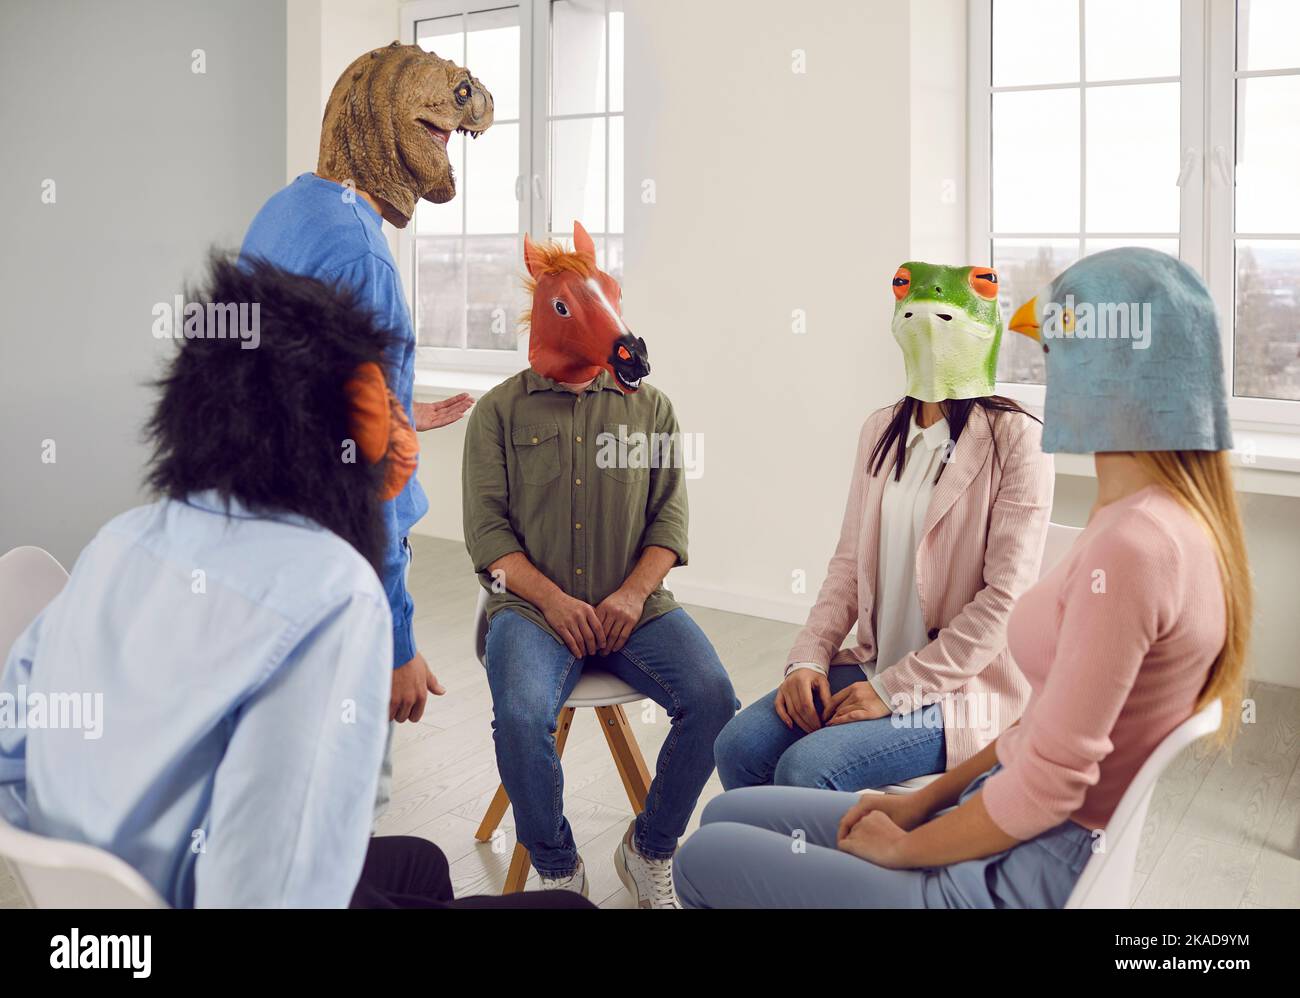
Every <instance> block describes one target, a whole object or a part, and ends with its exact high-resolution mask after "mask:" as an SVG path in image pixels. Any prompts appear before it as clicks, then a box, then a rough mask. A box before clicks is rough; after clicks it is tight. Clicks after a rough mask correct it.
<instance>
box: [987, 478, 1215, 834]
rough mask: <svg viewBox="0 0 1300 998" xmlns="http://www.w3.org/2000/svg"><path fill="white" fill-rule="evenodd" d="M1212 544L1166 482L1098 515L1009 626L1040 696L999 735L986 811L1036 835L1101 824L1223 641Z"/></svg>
mask: <svg viewBox="0 0 1300 998" xmlns="http://www.w3.org/2000/svg"><path fill="white" fill-rule="evenodd" d="M1225 614H1226V609H1225V607H1224V597H1223V584H1222V581H1221V579H1220V575H1219V567H1218V562H1217V560H1216V558H1215V550H1214V542H1213V540H1212V539H1211V538H1210V536H1209V534H1208V533H1206V531H1205V529H1204V528H1203V527H1202V526H1201V525H1200V524H1199V523H1198V522H1197V521H1196V519H1195V518H1194V517H1193V516H1192V515H1191V514H1190V513H1189V512H1188V511H1187V510H1186V509H1185V508H1184V507H1183V506H1182V505H1180V504H1179V503H1178V501H1177V500H1175V499H1174V497H1173V496H1172V495H1170V494H1169V493H1168V492H1166V491H1165V490H1164V489H1162V488H1160V487H1158V486H1151V487H1149V488H1145V489H1142V490H1141V491H1139V492H1136V493H1134V494H1133V495H1130V496H1126V497H1125V498H1123V499H1121V500H1119V501H1117V502H1113V503H1110V504H1109V505H1107V506H1104V507H1102V508H1101V509H1100V510H1098V511H1097V512H1096V513H1095V514H1094V515H1093V518H1092V521H1091V522H1090V523H1089V524H1088V528H1087V529H1086V530H1085V531H1084V532H1083V533H1082V534H1081V535H1080V536H1079V539H1078V540H1077V541H1076V542H1075V544H1074V546H1073V547H1072V548H1071V549H1070V551H1069V552H1068V553H1067V554H1066V556H1065V557H1064V558H1063V559H1062V560H1061V562H1060V563H1059V564H1057V565H1056V566H1055V568H1053V569H1052V571H1051V572H1049V573H1048V574H1047V575H1045V576H1044V577H1043V579H1042V580H1041V581H1040V582H1039V583H1038V584H1037V585H1035V586H1034V587H1033V588H1031V589H1030V590H1029V591H1028V592H1026V593H1025V594H1024V595H1023V596H1022V597H1021V598H1020V600H1019V602H1018V603H1017V604H1016V608H1015V610H1013V611H1012V614H1011V619H1010V621H1009V622H1008V625H1007V639H1008V644H1009V647H1010V649H1011V654H1012V655H1013V656H1014V658H1015V661H1016V662H1017V664H1019V666H1020V668H1021V670H1022V671H1023V672H1024V675H1025V678H1027V679H1028V680H1029V683H1030V686H1031V687H1032V694H1031V697H1030V701H1029V706H1028V707H1027V708H1026V710H1025V713H1024V716H1023V717H1022V718H1021V721H1020V723H1019V724H1018V725H1016V726H1015V727H1013V728H1011V729H1010V730H1009V731H1007V732H1005V733H1004V734H1003V735H1002V737H1001V738H1000V739H999V740H998V743H997V755H998V761H999V762H1000V763H1002V766H1003V768H1002V770H1001V771H999V772H998V773H996V774H994V775H993V776H992V777H990V778H989V780H988V781H987V782H986V783H985V784H984V791H983V799H984V805H985V807H986V808H987V809H988V813H989V816H990V817H991V818H992V819H993V821H994V823H995V824H996V825H997V826H998V827H999V828H1001V829H1002V830H1003V831H1004V832H1006V833H1007V834H1008V835H1011V836H1013V837H1014V838H1017V839H1022V840H1023V839H1030V838H1033V837H1034V836H1035V835H1038V834H1039V833H1041V832H1045V831H1047V830H1048V829H1049V828H1053V827H1055V826H1056V825H1059V824H1061V822H1063V821H1065V820H1066V819H1070V820H1073V821H1075V822H1076V823H1078V824H1080V825H1083V826H1084V827H1085V828H1090V829H1096V828H1103V827H1105V825H1106V822H1107V821H1109V820H1110V816H1111V814H1112V813H1114V811H1115V808H1116V807H1117V806H1118V804H1119V800H1120V797H1122V796H1123V794H1124V791H1125V790H1126V789H1127V788H1128V785H1129V783H1130V782H1131V781H1132V779H1133V777H1134V776H1135V775H1136V773H1137V771H1138V769H1139V768H1140V767H1141V766H1142V763H1143V762H1144V761H1145V760H1146V758H1147V756H1149V755H1150V754H1151V752H1152V751H1153V750H1154V749H1155V747H1156V746H1157V745H1158V744H1159V743H1160V742H1161V740H1162V739H1164V737H1165V736H1166V735H1167V734H1169V732H1170V731H1172V730H1173V729H1174V728H1175V727H1177V726H1178V725H1179V724H1181V723H1182V722H1183V721H1185V720H1186V719H1187V718H1188V717H1190V716H1191V715H1192V713H1193V710H1194V709H1195V704H1196V698H1197V696H1198V695H1199V693H1200V691H1201V688H1202V687H1203V686H1204V684H1205V679H1206V677H1207V675H1208V674H1209V669H1210V666H1211V665H1212V664H1213V662H1214V659H1215V658H1216V657H1217V656H1218V654H1219V651H1220V649H1221V648H1222V647H1223V640H1224V634H1225Z"/></svg>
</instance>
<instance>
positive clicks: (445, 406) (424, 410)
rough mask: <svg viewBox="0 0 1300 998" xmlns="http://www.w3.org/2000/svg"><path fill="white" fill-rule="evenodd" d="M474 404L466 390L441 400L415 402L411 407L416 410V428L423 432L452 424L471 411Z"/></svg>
mask: <svg viewBox="0 0 1300 998" xmlns="http://www.w3.org/2000/svg"><path fill="white" fill-rule="evenodd" d="M473 404H474V400H473V399H472V398H470V397H469V395H468V394H466V393H465V392H461V393H460V394H459V395H453V396H452V397H451V398H449V399H443V400H442V401H441V402H413V403H412V404H411V407H412V408H413V409H414V410H415V428H416V429H417V430H419V431H420V432H421V433H423V432H424V431H425V430H436V429H437V428H438V427H440V426H450V425H451V424H452V423H454V422H456V420H458V419H460V418H461V417H462V416H464V415H465V413H467V412H469V407H470V406H472V405H473Z"/></svg>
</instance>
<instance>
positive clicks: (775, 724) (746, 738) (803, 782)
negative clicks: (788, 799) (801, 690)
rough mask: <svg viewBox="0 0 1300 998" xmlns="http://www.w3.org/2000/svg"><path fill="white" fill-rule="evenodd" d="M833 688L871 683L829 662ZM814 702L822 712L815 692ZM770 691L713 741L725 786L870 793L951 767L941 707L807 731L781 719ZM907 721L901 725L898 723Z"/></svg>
mask: <svg viewBox="0 0 1300 998" xmlns="http://www.w3.org/2000/svg"><path fill="white" fill-rule="evenodd" d="M829 679H830V686H831V693H832V694H834V693H838V692H840V690H842V689H844V688H845V687H846V686H851V685H852V684H853V683H861V682H866V676H864V675H863V673H862V670H861V669H860V668H858V667H857V666H856V665H832V666H831V668H830V677H829ZM813 700H814V703H816V704H817V708H818V710H819V711H820V709H821V703H820V702H819V700H818V698H817V697H816V695H814V697H813ZM775 703H776V691H775V690H773V691H772V692H771V693H769V694H768V695H767V696H765V697H763V699H761V700H758V701H756V702H754V703H752V704H750V705H749V706H748V707H746V708H745V709H744V710H743V711H741V712H740V713H739V714H737V715H736V717H735V719H734V720H732V722H731V723H730V724H728V725H727V726H726V727H725V728H724V729H723V731H722V734H721V735H719V736H718V741H717V744H715V745H714V746H713V753H714V757H715V758H716V759H717V762H718V776H719V777H721V779H722V785H723V787H724V788H726V789H727V790H735V789H736V788H737V787H758V786H764V785H766V784H769V783H771V784H776V785H777V786H783V787H816V788H818V789H821V790H866V789H871V788H875V787H883V786H888V785H889V784H891V783H898V782H899V781H901V780H910V779H912V778H913V777H916V776H925V775H927V774H929V773H942V772H943V771H944V770H945V769H947V756H946V753H945V748H944V737H943V711H942V709H941V708H940V706H939V705H938V704H937V703H936V704H931V705H929V706H928V707H922V708H921V709H920V710H918V711H915V712H914V713H912V714H909V715H907V716H906V717H904V718H895V717H894V716H893V715H891V716H889V717H882V718H879V719H878V720H875V721H854V722H852V723H850V724H842V725H836V726H835V727H833V728H819V729H818V730H817V731H814V732H813V733H812V734H810V735H809V734H804V731H803V729H802V728H800V727H799V726H798V725H796V726H795V727H794V728H787V727H786V726H785V722H784V721H782V720H781V718H780V717H778V716H777V713H776V707H775V706H774V705H775ZM900 721H902V722H903V723H901V724H900V723H899V722H900Z"/></svg>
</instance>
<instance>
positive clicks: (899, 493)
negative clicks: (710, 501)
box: [714, 396, 1053, 790]
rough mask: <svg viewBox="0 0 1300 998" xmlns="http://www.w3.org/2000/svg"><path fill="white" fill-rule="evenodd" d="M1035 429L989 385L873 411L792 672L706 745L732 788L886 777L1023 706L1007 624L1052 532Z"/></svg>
mask: <svg viewBox="0 0 1300 998" xmlns="http://www.w3.org/2000/svg"><path fill="white" fill-rule="evenodd" d="M1040 436H1041V428H1040V424H1039V422H1038V421H1037V419H1035V418H1034V417H1033V416H1031V415H1029V414H1028V413H1026V412H1024V411H1023V410H1022V409H1020V408H1019V407H1018V406H1017V405H1016V404H1015V403H1014V402H1012V401H1010V400H1007V399H1004V398H1001V397H998V396H985V397H980V398H972V399H962V400H949V401H942V402H920V401H918V400H917V399H915V398H912V397H905V398H903V399H902V400H901V401H900V402H898V403H897V404H895V405H893V406H890V407H888V408H885V409H881V410H878V411H876V412H874V413H872V414H871V415H870V416H869V417H868V418H867V421H866V423H865V424H864V425H863V427H862V433H861V435H860V437H859V439H858V448H857V453H856V454H855V456H854V459H853V472H852V478H851V485H850V487H849V498H848V504H847V508H846V509H845V512H844V524H843V527H842V528H841V531H840V540H839V544H838V545H837V547H836V549H835V554H834V555H833V556H832V558H831V560H830V565H829V567H828V569H827V575H826V581H825V582H824V583H823V584H822V587H821V591H820V593H819V594H818V596H817V602H816V605H815V606H814V607H813V609H812V611H811V612H810V613H809V615H808V622H807V624H806V625H805V626H804V628H803V630H802V631H801V632H800V634H799V637H798V638H797V639H796V641H795V643H794V647H793V648H791V650H790V654H789V656H788V657H787V660H786V667H785V679H784V682H782V684H781V686H780V687H779V688H778V689H777V690H775V691H774V692H772V693H770V694H769V695H768V696H766V697H764V698H763V699H762V700H759V701H758V702H756V703H754V704H751V705H750V706H749V707H748V708H746V709H745V710H744V711H742V712H741V713H740V714H738V715H737V716H736V717H735V719H733V720H732V721H731V723H730V724H729V725H728V726H727V727H726V728H725V729H724V730H723V732H722V734H721V735H720V736H719V738H718V740H717V743H716V744H715V748H714V754H715V756H716V758H717V763H718V773H719V775H720V777H721V779H722V784H723V786H724V787H726V788H727V789H728V790H731V789H734V788H736V787H745V786H759V785H763V784H777V785H786V786H806V787H820V788H826V789H833V790H862V789H865V788H869V787H880V786H885V785H888V784H890V783H897V782H899V781H902V780H907V779H911V778H913V777H917V776H923V775H926V774H929V773H937V772H943V771H944V770H946V769H949V768H952V767H954V766H957V765H959V764H960V763H962V762H964V761H965V760H967V759H969V758H970V757H971V756H973V755H975V754H976V753H977V752H979V750H980V749H981V748H983V747H984V746H985V745H987V744H988V743H990V742H991V741H993V740H994V739H995V738H996V737H997V736H998V734H999V733H1001V732H1002V731H1003V730H1005V729H1006V728H1007V727H1008V726H1009V725H1010V724H1012V723H1013V722H1014V721H1015V720H1016V719H1017V718H1018V717H1019V716H1020V713H1021V711H1022V710H1023V709H1024V706H1025V703H1026V701H1027V699H1028V697H1029V685H1028V683H1027V682H1026V681H1025V679H1024V677H1023V676H1022V675H1021V674H1020V671H1019V670H1018V669H1017V668H1016V665H1015V663H1014V662H1012V660H1011V657H1010V656H1009V654H1008V653H1007V648H1006V626H1007V618H1008V616H1009V615H1010V613H1011V608H1012V606H1013V605H1014V604H1015V601H1016V599H1017V598H1018V597H1019V596H1020V594H1021V593H1023V592H1024V591H1025V590H1026V589H1028V588H1029V587H1030V586H1031V585H1032V584H1033V583H1034V581H1035V579H1036V578H1037V576H1038V569H1039V563H1040V560H1041V558H1042V553H1043V544H1044V541H1045V539H1046V536H1047V522H1048V515H1049V513H1050V510H1051V505H1052V480H1053V472H1052V461H1051V458H1050V457H1048V456H1046V455H1044V454H1043V453H1042V451H1041V450H1040V449H1039V441H1040ZM854 625H856V628H857V632H856V635H855V640H852V641H850V642H849V643H848V644H847V645H845V646H844V647H841V645H842V644H843V643H844V639H845V638H846V636H848V634H849V632H850V631H851V630H852V629H853V628H854Z"/></svg>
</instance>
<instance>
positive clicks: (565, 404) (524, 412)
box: [461, 368, 686, 640]
mask: <svg viewBox="0 0 1300 998" xmlns="http://www.w3.org/2000/svg"><path fill="white" fill-rule="evenodd" d="M680 443H681V436H680V433H679V431H678V428H677V417H676V416H675V415H674V414H673V407H672V404H671V403H670V402H669V401H668V397H667V396H666V395H664V394H663V393H662V392H660V391H658V390H657V389H656V388H654V387H652V386H650V385H646V384H642V386H641V389H640V390H639V391H637V392H635V393H632V394H630V395H625V394H623V392H622V391H620V390H619V389H618V388H617V387H616V386H615V384H614V381H613V379H612V377H611V376H610V374H609V372H608V371H602V372H601V373H600V374H599V375H598V376H597V377H596V380H595V381H593V382H592V383H591V384H590V385H589V386H588V387H587V388H586V389H585V390H584V391H582V392H572V391H569V390H568V389H567V388H564V387H562V386H561V385H559V384H557V383H556V382H554V381H552V380H551V379H549V378H544V377H542V376H541V375H540V374H537V373H536V372H535V371H533V370H532V369H531V368H530V369H528V370H524V371H521V372H520V373H519V374H516V375H514V376H513V377H511V378H508V379H507V380H506V381H504V382H502V383H501V384H500V385H498V386H497V387H495V388H493V389H492V390H491V391H490V392H488V393H487V394H486V395H484V396H483V397H482V398H481V399H480V400H479V402H478V404H477V405H475V406H474V408H473V410H472V411H471V412H470V414H469V420H468V424H467V426H466V429H465V456H464V462H463V465H462V472H461V474H462V487H463V493H464V516H465V546H466V548H468V549H469V556H470V558H471V559H472V560H473V562H474V571H475V572H478V573H479V580H480V581H481V582H482V584H483V587H484V588H485V589H486V590H487V592H488V605H487V613H488V618H489V619H491V618H492V616H494V615H495V614H496V613H498V612H499V611H501V610H502V609H504V608H505V607H513V608H515V609H516V610H518V611H519V612H520V613H522V614H523V615H524V616H525V617H527V618H528V619H529V620H532V621H533V622H534V623H536V624H537V625H538V626H539V627H543V628H545V629H546V630H547V631H548V632H550V634H551V635H552V636H554V637H555V638H556V640H559V636H558V635H556V634H555V632H554V631H553V630H551V628H550V627H549V626H548V625H547V623H546V620H545V618H544V617H543V616H542V614H541V612H540V611H539V610H538V609H537V608H536V607H535V606H533V604H532V603H530V602H528V601H527V600H525V599H523V598H522V597H520V596H517V595H515V594H514V593H512V592H510V591H509V589H508V588H507V587H508V585H509V581H508V580H502V581H500V582H497V583H496V584H494V582H493V579H492V576H491V575H489V574H488V573H487V568H488V566H489V565H491V564H492V563H493V562H495V561H497V560H498V559H499V558H503V557H504V556H505V555H508V554H510V553H511V552H514V551H522V552H523V553H524V554H525V555H526V556H527V557H528V560H529V561H530V562H532V563H533V565H534V566H536V568H537V569H538V570H539V571H540V572H541V573H542V574H543V575H545V576H546V577H547V578H549V579H550V580H551V581H552V582H554V583H555V584H556V585H557V586H559V587H560V588H561V589H563V590H564V591H565V592H566V593H568V594H569V595H570V596H573V597H574V598H575V599H580V600H582V601H583V602H585V603H589V604H590V605H591V606H597V605H599V604H600V602H601V601H602V600H603V599H605V597H606V596H608V595H610V594H611V593H612V592H614V591H615V590H616V589H618V588H619V587H620V586H621V585H622V584H623V582H624V581H625V580H626V579H627V577H628V576H629V575H630V574H631V573H632V569H633V568H635V567H636V564H637V561H638V560H640V557H641V552H642V550H643V549H644V548H646V547H647V546H650V545H654V546H657V547H663V548H668V549H669V550H670V551H672V552H674V553H675V554H676V555H677V563H678V564H679V565H685V564H686V481H685V468H684V467H683V451H682V450H681V447H680ZM676 607H677V602H676V600H674V599H673V595H672V593H670V592H669V591H668V590H667V589H665V588H663V586H660V587H659V588H658V589H656V590H655V591H654V592H653V593H651V594H650V596H649V598H648V599H647V600H646V602H645V608H644V609H643V610H642V612H641V619H640V621H638V622H637V626H638V627H640V626H641V625H642V624H645V623H646V622H648V621H650V620H653V619H654V618H656V617H658V616H660V615H662V614H665V613H667V612H668V611H669V610H673V609H675V608H676Z"/></svg>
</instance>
